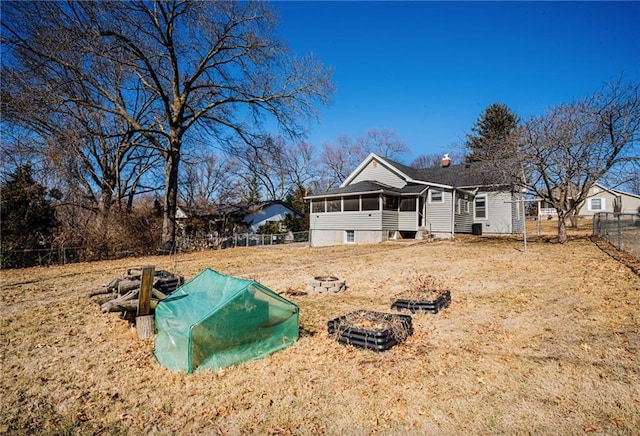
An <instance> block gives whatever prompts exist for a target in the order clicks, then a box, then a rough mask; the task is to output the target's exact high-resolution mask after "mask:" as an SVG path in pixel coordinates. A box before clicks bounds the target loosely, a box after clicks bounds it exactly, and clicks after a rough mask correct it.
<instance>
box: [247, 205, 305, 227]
mask: <svg viewBox="0 0 640 436" xmlns="http://www.w3.org/2000/svg"><path fill="white" fill-rule="evenodd" d="M245 213H246V215H244V218H243V220H244V222H245V223H246V224H247V226H249V229H248V231H249V233H256V231H257V230H258V229H259V228H260V226H261V225H263V224H271V223H279V224H282V223H283V221H284V219H285V218H286V217H287V215H291V216H293V217H295V218H302V214H301V213H300V212H298V211H297V210H295V209H293V208H292V207H291V206H289V205H288V204H287V203H285V202H284V201H280V200H275V201H263V202H260V203H253V204H250V205H249V206H248V207H247V209H246V211H245Z"/></svg>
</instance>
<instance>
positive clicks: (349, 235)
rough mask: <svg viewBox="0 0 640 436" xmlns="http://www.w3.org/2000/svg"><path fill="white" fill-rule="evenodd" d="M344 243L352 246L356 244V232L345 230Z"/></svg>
mask: <svg viewBox="0 0 640 436" xmlns="http://www.w3.org/2000/svg"><path fill="white" fill-rule="evenodd" d="M344 241H345V242H347V243H350V244H353V243H354V242H356V232H355V230H345V234H344Z"/></svg>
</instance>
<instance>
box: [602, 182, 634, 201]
mask: <svg viewBox="0 0 640 436" xmlns="http://www.w3.org/2000/svg"><path fill="white" fill-rule="evenodd" d="M594 186H597V187H599V188H601V189H604V190H605V191H609V192H611V193H612V194H614V195H615V194H617V195H628V196H630V197H634V198H640V195H637V194H633V193H631V192H625V191H621V190H619V189H614V188H607V187H606V186H604V185H602V184H600V183H596V184H595V185H594Z"/></svg>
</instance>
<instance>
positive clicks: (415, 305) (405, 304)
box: [391, 291, 451, 313]
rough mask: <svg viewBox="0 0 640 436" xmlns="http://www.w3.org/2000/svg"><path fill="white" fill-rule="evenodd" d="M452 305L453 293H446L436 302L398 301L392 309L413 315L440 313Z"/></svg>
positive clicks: (392, 305) (393, 304)
mask: <svg viewBox="0 0 640 436" xmlns="http://www.w3.org/2000/svg"><path fill="white" fill-rule="evenodd" d="M450 304H451V292H450V291H446V292H445V293H443V294H442V295H440V296H439V297H438V298H436V299H435V300H431V301H428V300H403V299H397V300H395V301H394V302H393V303H391V308H392V309H397V310H402V309H406V310H410V311H411V313H416V312H427V313H438V312H440V311H441V310H442V309H444V308H445V307H449V305H450Z"/></svg>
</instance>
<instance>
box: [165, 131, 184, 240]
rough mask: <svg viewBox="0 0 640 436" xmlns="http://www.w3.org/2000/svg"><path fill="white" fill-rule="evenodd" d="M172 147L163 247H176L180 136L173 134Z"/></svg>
mask: <svg viewBox="0 0 640 436" xmlns="http://www.w3.org/2000/svg"><path fill="white" fill-rule="evenodd" d="M171 136H172V138H171V148H170V150H169V151H168V152H167V155H166V159H167V166H166V168H165V196H164V215H163V220H162V248H163V249H165V250H167V249H170V250H173V249H175V242H176V209H177V206H178V204H177V202H178V165H179V163H180V146H181V142H180V139H179V138H175V137H174V136H176V135H171Z"/></svg>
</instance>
